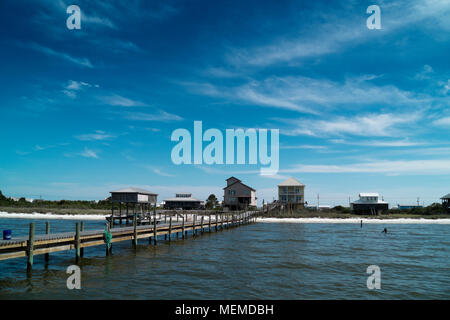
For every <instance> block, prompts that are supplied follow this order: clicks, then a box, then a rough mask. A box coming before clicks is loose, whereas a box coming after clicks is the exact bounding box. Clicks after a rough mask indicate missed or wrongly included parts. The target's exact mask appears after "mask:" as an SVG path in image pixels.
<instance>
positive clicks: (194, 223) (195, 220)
mask: <svg viewBox="0 0 450 320" xmlns="http://www.w3.org/2000/svg"><path fill="white" fill-rule="evenodd" d="M196 224H197V215H196V214H194V220H193V222H192V227H193V229H192V232H193V233H194V237H195V236H196V235H197V229H196V228H195V225H196Z"/></svg>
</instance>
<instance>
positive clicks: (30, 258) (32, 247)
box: [27, 222, 34, 271]
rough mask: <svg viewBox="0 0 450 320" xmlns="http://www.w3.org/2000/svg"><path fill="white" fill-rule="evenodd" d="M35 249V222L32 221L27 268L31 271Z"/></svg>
mask: <svg viewBox="0 0 450 320" xmlns="http://www.w3.org/2000/svg"><path fill="white" fill-rule="evenodd" d="M33 249H34V223H33V222H32V223H30V232H29V234H28V243H27V255H28V260H27V270H28V271H31V269H32V268H33Z"/></svg>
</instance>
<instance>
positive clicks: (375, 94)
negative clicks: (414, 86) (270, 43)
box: [183, 75, 431, 114]
mask: <svg viewBox="0 0 450 320" xmlns="http://www.w3.org/2000/svg"><path fill="white" fill-rule="evenodd" d="M379 77H380V76H375V75H362V76H358V77H350V78H347V79H346V80H345V81H344V82H343V83H339V82H335V81H330V80H328V79H315V78H309V77H302V76H297V77H289V76H287V77H268V78H266V79H264V80H262V81H257V80H251V81H248V82H247V83H245V84H243V85H240V86H237V87H224V86H215V85H214V84H211V83H183V85H184V86H186V87H187V88H188V89H189V90H191V91H192V92H194V93H197V94H201V95H205V96H210V97H218V98H222V99H227V100H230V101H236V102H240V103H246V104H254V105H258V106H261V107H271V108H280V109H287V110H292V111H298V112H301V113H308V114H319V113H321V112H322V111H323V109H324V107H325V108H335V107H337V106H339V107H345V108H350V109H352V108H354V106H355V105H357V106H358V108H359V107H360V106H361V105H371V104H381V105H385V104H386V103H387V102H389V104H390V105H395V106H411V105H419V104H423V103H424V102H429V101H431V98H430V97H428V96H418V95H417V94H414V93H411V92H408V91H404V90H401V89H399V88H397V87H395V86H393V85H383V86H377V85H375V84H374V83H372V82H371V81H372V80H374V79H376V78H379Z"/></svg>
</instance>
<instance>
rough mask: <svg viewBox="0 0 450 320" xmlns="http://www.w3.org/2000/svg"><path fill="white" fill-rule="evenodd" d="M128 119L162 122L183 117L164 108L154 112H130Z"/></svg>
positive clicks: (178, 119) (126, 116) (179, 119)
mask: <svg viewBox="0 0 450 320" xmlns="http://www.w3.org/2000/svg"><path fill="white" fill-rule="evenodd" d="M125 118H126V119H128V120H135V121H161V122H171V121H181V120H183V118H181V117H180V116H177V115H176V114H172V113H168V112H165V111H162V110H159V111H157V112H156V111H155V112H153V113H144V112H128V113H127V114H126V115H125Z"/></svg>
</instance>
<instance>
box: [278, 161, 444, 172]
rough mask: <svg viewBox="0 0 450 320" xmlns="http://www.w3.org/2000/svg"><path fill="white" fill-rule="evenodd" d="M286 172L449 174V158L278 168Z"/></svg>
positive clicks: (300, 165)
mask: <svg viewBox="0 0 450 320" xmlns="http://www.w3.org/2000/svg"><path fill="white" fill-rule="evenodd" d="M280 171H281V172H286V173H384V174H391V175H392V174H398V175H401V174H450V160H397V161H384V160H380V161H371V162H364V163H354V164H342V165H303V164H299V165H296V166H294V167H293V168H291V169H286V170H280Z"/></svg>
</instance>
